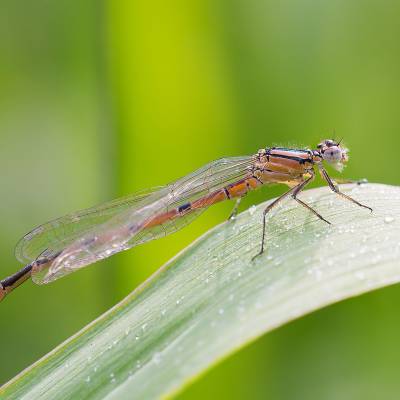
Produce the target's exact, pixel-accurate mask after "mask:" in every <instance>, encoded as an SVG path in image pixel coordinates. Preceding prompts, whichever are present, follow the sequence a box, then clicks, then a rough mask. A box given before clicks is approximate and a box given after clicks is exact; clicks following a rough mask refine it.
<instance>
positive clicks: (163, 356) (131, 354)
mask: <svg viewBox="0 0 400 400" xmlns="http://www.w3.org/2000/svg"><path fill="white" fill-rule="evenodd" d="M344 188H345V189H344V190H345V191H346V193H348V194H350V195H352V196H354V197H355V198H357V199H358V200H360V201H362V202H364V203H365V204H368V205H371V206H372V207H373V208H374V213H373V214H369V212H368V211H365V210H363V209H360V208H358V207H355V206H354V205H352V204H348V203H347V202H345V201H344V200H342V199H339V198H337V197H336V196H335V195H334V194H332V193H331V192H330V191H329V190H328V189H327V188H320V189H313V190H309V191H307V192H304V193H302V195H301V196H302V199H303V200H305V201H307V202H308V203H309V204H310V205H312V206H313V207H315V208H316V209H317V210H318V211H319V212H321V214H323V216H324V217H326V218H327V219H328V220H330V221H331V222H332V223H333V225H332V226H327V225H325V224H324V223H322V222H321V221H319V220H316V218H315V217H314V216H313V215H312V214H311V213H307V211H306V210H304V209H303V208H302V207H298V206H297V205H296V204H295V203H294V202H290V201H288V202H286V203H285V204H284V205H283V206H282V207H281V208H279V209H277V210H275V211H274V212H273V215H271V217H270V218H269V221H268V222H269V223H268V228H269V230H268V235H267V244H268V251H267V253H266V254H265V255H263V256H262V257H259V258H258V259H256V260H255V262H251V258H252V256H253V255H254V254H256V253H257V251H258V249H259V245H260V238H261V212H262V208H263V207H265V205H264V206H263V205H260V206H258V207H257V208H250V209H249V210H248V211H245V212H244V213H242V214H240V215H239V216H238V218H237V220H236V221H234V222H233V223H225V224H221V225H219V226H218V227H216V228H214V229H213V230H211V231H209V232H207V233H206V234H205V235H203V236H202V237H201V238H199V239H198V240H197V241H196V242H194V243H193V244H192V245H191V246H189V247H188V248H187V249H185V250H184V251H183V252H181V253H180V254H178V255H177V256H176V257H175V258H174V259H173V260H171V261H170V262H169V263H168V264H167V265H166V266H164V267H163V268H162V269H160V270H159V271H158V272H157V273H156V274H155V275H153V276H152V277H151V278H150V279H149V280H148V281H147V282H145V283H144V284H143V285H142V286H141V287H140V288H138V289H137V290H135V291H134V292H133V293H132V294H131V295H130V296H128V297H127V298H126V299H125V300H124V301H122V302H121V303H120V304H118V305H117V306H115V307H114V308H113V309H112V310H110V311H109V312H108V313H106V314H105V315H103V316H102V317H100V318H99V319H98V320H96V321H94V322H93V323H92V324H90V325H89V326H88V327H86V328H84V329H83V330H82V331H81V332H79V333H78V334H77V335H75V337H73V338H71V339H70V340H68V341H67V342H65V343H64V344H62V345H61V346H59V347H58V348H57V349H55V350H54V351H53V352H52V353H50V355H48V356H46V357H44V358H43V359H42V360H39V361H38V362H37V363H36V364H34V365H33V366H32V367H30V368H28V369H27V370H25V371H23V372H22V373H21V374H20V375H19V376H17V377H16V378H14V379H13V380H12V381H10V382H9V383H8V384H7V385H5V386H4V387H3V388H2V389H1V390H0V395H1V394H5V395H7V396H8V397H7V398H29V399H34V398H51V399H57V398H74V397H75V398H76V397H77V396H80V397H82V396H84V397H89V398H107V399H123V398H129V399H132V398H156V397H159V396H165V395H167V394H171V393H174V392H176V391H178V390H180V389H182V387H184V385H185V384H186V383H187V382H189V381H190V380H192V379H193V378H194V377H195V376H197V375H198V374H200V373H202V372H203V371H204V370H206V369H207V368H209V367H210V366H211V365H213V364H215V363H216V362H218V361H219V360H220V359H222V358H224V357H227V356H228V355H229V354H231V353H232V352H234V351H236V350H237V349H239V348H241V347H243V346H245V345H246V344H248V343H249V342H251V341H253V340H254V339H256V338H257V337H259V336H260V335H262V334H264V333H265V332H268V331H270V330H272V329H274V328H276V327H278V326H281V325H282V324H284V323H286V322H288V321H291V320H293V319H295V318H298V317H300V316H302V315H305V314H306V313H308V312H311V311H313V310H316V309H318V308H321V307H323V306H326V305H328V304H332V303H334V302H337V301H340V300H343V299H345V298H347V297H350V296H355V295H358V294H361V293H364V292H367V291H370V290H374V289H376V288H378V287H382V286H386V285H388V284H392V283H396V282H399V281H400V263H399V261H398V259H399V255H400V243H399V241H398V237H399V233H400V188H397V187H391V186H385V185H375V184H374V185H372V184H369V185H365V186H351V185H346V186H344ZM310 214H311V215H310Z"/></svg>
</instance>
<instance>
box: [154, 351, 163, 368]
mask: <svg viewBox="0 0 400 400" xmlns="http://www.w3.org/2000/svg"><path fill="white" fill-rule="evenodd" d="M153 361H154V364H156V365H158V364H160V362H161V354H160V353H154V355H153Z"/></svg>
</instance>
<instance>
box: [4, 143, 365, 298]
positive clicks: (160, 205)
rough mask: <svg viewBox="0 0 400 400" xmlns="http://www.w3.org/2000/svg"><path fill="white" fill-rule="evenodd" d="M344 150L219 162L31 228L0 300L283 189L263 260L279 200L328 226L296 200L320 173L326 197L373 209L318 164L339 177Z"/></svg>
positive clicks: (332, 147) (273, 152) (270, 151)
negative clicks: (266, 189)
mask: <svg viewBox="0 0 400 400" xmlns="http://www.w3.org/2000/svg"><path fill="white" fill-rule="evenodd" d="M347 160H348V150H347V149H346V148H345V147H344V146H343V145H341V144H340V143H338V142H336V141H334V140H324V141H323V142H321V143H320V144H319V145H318V146H317V148H316V149H315V150H309V149H292V148H284V147H268V148H265V149H261V150H259V151H258V153H257V154H255V155H252V156H245V157H233V158H223V159H220V160H217V161H214V162H211V163H210V164H208V165H206V166H204V167H203V168H200V169H199V170H197V171H195V172H193V173H192V174H190V175H187V176H185V177H183V178H181V179H178V180H177V181H175V182H173V183H171V184H169V185H167V186H164V187H156V188H154V189H150V190H147V191H145V192H140V193H136V194H133V195H129V196H127V197H123V198H120V199H117V200H114V201H111V202H108V203H105V204H103V205H100V206H97V207H93V208H89V209H86V210H83V211H78V212H75V213H72V214H68V215H66V216H64V217H61V218H58V219H55V220H52V221H50V222H47V223H45V224H43V225H40V226H38V227H37V228H35V229H34V230H32V231H31V232H29V233H28V234H27V235H25V236H24V237H23V238H22V239H21V240H20V241H19V243H18V244H17V246H16V251H15V254H16V257H17V259H18V260H19V261H21V262H22V263H24V264H26V265H25V267H24V268H22V269H21V270H20V271H18V272H17V273H15V274H14V275H11V276H10V277H8V278H5V279H3V280H2V281H0V299H2V298H4V296H5V295H6V294H7V293H9V292H10V291H11V290H13V289H14V288H15V287H17V286H19V285H20V284H21V283H22V282H24V281H25V280H26V279H28V278H29V277H30V276H31V277H32V279H33V281H34V282H36V283H38V284H45V283H49V282H52V281H54V280H56V279H58V278H61V277H62V276H65V275H67V274H70V273H71V272H74V271H76V270H77V269H80V268H82V267H84V266H86V265H89V264H92V263H94V262H96V261H98V260H101V259H103V258H106V257H109V256H111V255H113V254H115V253H118V252H120V251H122V250H127V249H129V248H131V247H133V246H136V245H138V244H140V243H144V242H147V241H149V240H152V239H156V238H159V237H161V236H166V235H168V234H170V233H172V232H175V231H177V230H178V229H180V228H182V227H183V226H185V225H187V224H188V223H189V222H190V221H192V220H193V219H194V218H195V217H196V216H197V215H199V214H200V213H201V212H202V211H203V210H205V209H206V208H207V207H209V206H211V205H213V204H215V203H218V202H221V201H223V200H227V199H236V204H235V206H234V209H233V212H232V214H231V217H233V216H234V215H235V214H236V212H237V210H238V205H239V202H240V200H241V199H242V197H243V196H245V195H246V194H247V193H248V192H249V191H250V190H254V189H257V188H259V187H260V186H262V185H267V184H272V183H282V184H285V185H287V186H289V190H288V191H287V192H286V193H284V194H283V195H282V196H280V197H279V198H277V199H276V200H274V201H273V202H272V203H270V204H269V205H268V207H266V208H265V210H264V213H263V230H262V240H261V244H260V251H259V253H258V254H257V255H261V254H262V253H263V252H264V246H265V234H266V217H267V214H268V212H269V211H270V210H271V209H272V208H273V207H274V206H276V205H277V204H278V203H279V202H280V201H282V200H283V199H284V198H287V197H290V196H291V197H292V198H293V199H294V200H295V201H297V202H298V203H299V204H300V205H301V206H303V207H305V208H306V209H307V210H308V211H311V212H312V213H314V215H315V216H316V217H318V218H319V219H321V220H322V221H324V222H326V223H328V224H329V223H330V222H329V221H327V220H326V219H325V218H324V217H322V216H321V215H320V214H319V213H318V212H317V211H316V210H314V209H313V208H312V207H311V206H309V205H308V204H306V203H305V202H304V201H303V200H300V199H299V198H298V197H297V196H298V194H299V193H300V192H301V191H302V190H303V189H304V188H305V187H306V185H308V184H309V183H310V182H311V181H312V180H313V179H314V176H315V173H316V171H319V172H320V174H321V176H322V178H323V179H324V180H325V181H326V182H327V183H328V185H329V187H330V188H331V190H332V191H333V192H335V193H336V194H338V195H340V196H342V197H343V198H345V199H347V200H350V201H351V202H353V203H354V204H356V205H358V206H360V207H364V208H367V209H369V210H371V211H372V209H371V208H370V207H368V206H366V205H363V204H361V203H359V202H358V201H357V200H355V199H353V198H351V197H350V196H348V195H347V194H344V193H342V192H341V191H340V190H339V188H338V186H337V183H336V182H338V180H337V181H336V182H335V181H334V180H332V179H331V178H330V177H329V175H328V173H327V171H326V170H325V168H324V165H323V163H324V162H326V163H328V164H330V165H332V166H333V167H334V168H335V169H336V170H338V171H341V170H342V169H343V166H344V164H345V163H346V162H347Z"/></svg>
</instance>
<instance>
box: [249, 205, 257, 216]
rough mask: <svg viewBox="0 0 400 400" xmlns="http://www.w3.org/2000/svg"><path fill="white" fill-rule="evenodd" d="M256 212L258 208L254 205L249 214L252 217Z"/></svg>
mask: <svg viewBox="0 0 400 400" xmlns="http://www.w3.org/2000/svg"><path fill="white" fill-rule="evenodd" d="M255 212H256V206H255V205H252V206H251V207H250V208H249V214H250V215H254V213H255Z"/></svg>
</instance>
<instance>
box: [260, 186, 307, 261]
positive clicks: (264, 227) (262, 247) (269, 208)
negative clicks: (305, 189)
mask: <svg viewBox="0 0 400 400" xmlns="http://www.w3.org/2000/svg"><path fill="white" fill-rule="evenodd" d="M303 183H304V182H301V183H300V184H299V185H296V186H294V187H293V188H291V189H289V190H288V191H287V192H286V193H283V194H282V195H281V196H280V197H278V198H277V199H275V200H274V201H273V202H272V203H271V204H269V205H268V206H267V208H266V209H265V210H264V211H263V232H262V239H261V249H260V251H259V253H257V254H256V255H255V256H254V257H253V258H252V260H254V259H255V258H257V257H258V256H260V255H261V254H262V253H264V242H265V231H266V227H267V224H266V220H267V214H268V213H269V212H270V211H271V210H272V209H273V208H274V207H275V206H276V205H277V204H278V203H279V202H281V201H282V200H283V199H285V198H286V197H287V196H290V195H292V194H293V193H294V191H295V190H296V189H297V188H298V187H299V186H300V185H302V184H303Z"/></svg>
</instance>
